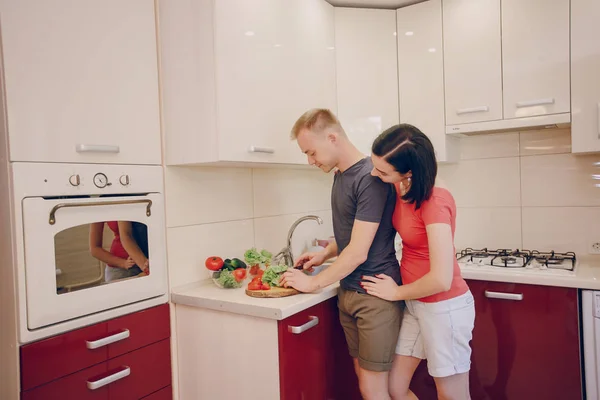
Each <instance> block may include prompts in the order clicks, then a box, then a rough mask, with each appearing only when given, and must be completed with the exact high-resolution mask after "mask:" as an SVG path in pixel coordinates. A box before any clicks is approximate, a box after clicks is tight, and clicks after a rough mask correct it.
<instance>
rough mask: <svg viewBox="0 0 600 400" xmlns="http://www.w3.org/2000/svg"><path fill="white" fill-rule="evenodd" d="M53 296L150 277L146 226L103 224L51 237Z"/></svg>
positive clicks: (124, 223) (88, 225)
mask: <svg viewBox="0 0 600 400" xmlns="http://www.w3.org/2000/svg"><path fill="white" fill-rule="evenodd" d="M54 256H55V268H56V293H57V294H64V293H70V292H73V291H76V290H84V289H89V288H92V287H95V286H99V285H106V284H108V283H114V282H117V281H119V280H122V279H133V278H140V277H144V276H148V275H149V274H150V264H149V261H148V260H149V251H148V226H147V225H146V224H144V223H141V222H137V221H104V222H94V223H90V224H83V225H79V226H74V227H70V228H67V229H65V230H63V231H60V232H58V233H57V234H56V235H55V236H54Z"/></svg>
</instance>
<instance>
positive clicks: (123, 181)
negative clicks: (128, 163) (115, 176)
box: [119, 175, 129, 186]
mask: <svg viewBox="0 0 600 400" xmlns="http://www.w3.org/2000/svg"><path fill="white" fill-rule="evenodd" d="M119 182H121V185H123V186H127V185H129V175H121V177H120V178H119Z"/></svg>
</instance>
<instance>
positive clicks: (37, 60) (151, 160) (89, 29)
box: [0, 0, 161, 164]
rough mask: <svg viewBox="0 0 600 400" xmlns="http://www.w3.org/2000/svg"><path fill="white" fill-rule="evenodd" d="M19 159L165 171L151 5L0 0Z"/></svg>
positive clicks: (134, 0)
mask: <svg viewBox="0 0 600 400" xmlns="http://www.w3.org/2000/svg"><path fill="white" fill-rule="evenodd" d="M0 18H1V25H2V48H3V62H4V68H3V70H4V85H5V93H6V112H7V119H8V132H9V140H10V159H11V161H38V162H73V163H122V164H160V163H161V136H160V114H159V112H160V110H159V91H158V59H157V43H156V24H155V10H154V1H153V0H127V1H122V0H79V1H71V0H54V1H46V0H19V1H14V0H13V1H11V0H2V1H0Z"/></svg>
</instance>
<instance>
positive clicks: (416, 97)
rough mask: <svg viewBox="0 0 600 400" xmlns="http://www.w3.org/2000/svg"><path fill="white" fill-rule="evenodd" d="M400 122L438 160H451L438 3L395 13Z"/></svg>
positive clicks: (452, 146)
mask: <svg viewBox="0 0 600 400" xmlns="http://www.w3.org/2000/svg"><path fill="white" fill-rule="evenodd" d="M396 18H397V24H398V26H397V28H398V29H397V32H398V87H399V99H400V100H399V102H400V122H403V123H409V124H411V125H414V126H416V127H417V128H419V129H420V130H421V131H422V132H423V133H425V134H426V135H427V136H428V137H429V139H430V140H431V142H432V143H433V146H434V148H435V150H436V155H437V159H438V161H454V160H455V158H456V148H455V147H456V146H455V145H456V142H455V141H456V139H454V138H451V137H448V136H447V135H446V132H445V120H444V58H443V51H442V50H443V49H442V4H441V0H430V1H427V2H424V3H419V4H415V5H412V6H409V7H404V8H401V9H399V10H397V14H396Z"/></svg>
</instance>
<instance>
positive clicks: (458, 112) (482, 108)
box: [456, 106, 490, 115]
mask: <svg viewBox="0 0 600 400" xmlns="http://www.w3.org/2000/svg"><path fill="white" fill-rule="evenodd" d="M488 111H490V108H489V107H488V106H480V107H471V108H461V109H458V110H456V115H461V114H472V113H478V112H488Z"/></svg>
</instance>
